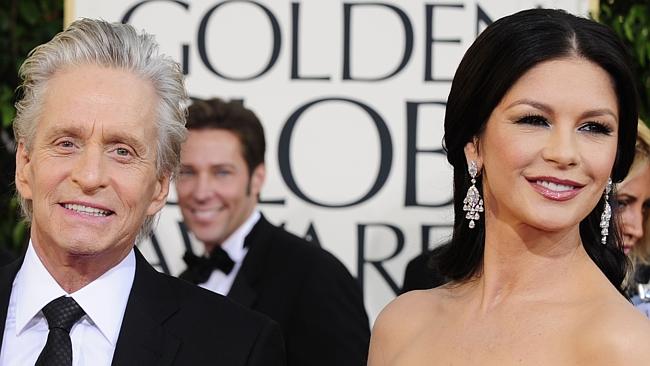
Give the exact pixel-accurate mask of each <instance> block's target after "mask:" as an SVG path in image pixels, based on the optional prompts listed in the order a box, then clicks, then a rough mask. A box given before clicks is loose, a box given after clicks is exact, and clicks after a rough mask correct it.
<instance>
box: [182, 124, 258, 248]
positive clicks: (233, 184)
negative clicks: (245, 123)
mask: <svg viewBox="0 0 650 366" xmlns="http://www.w3.org/2000/svg"><path fill="white" fill-rule="evenodd" d="M264 176H265V170H264V164H260V165H258V166H257V167H256V168H255V169H254V170H253V172H252V174H249V172H248V167H247V165H246V161H245V160H244V157H243V154H242V147H241V143H240V141H239V138H238V137H237V136H236V135H235V134H234V133H232V132H229V131H227V130H219V129H208V130H190V131H189V133H188V136H187V140H186V141H185V143H184V144H183V146H182V148H181V171H180V174H179V177H178V180H177V181H176V190H177V192H178V203H179V206H180V208H181V212H182V213H183V217H184V219H185V223H186V224H187V226H188V227H189V228H190V230H191V231H192V232H193V233H194V235H195V236H196V237H197V239H199V240H201V241H202V242H203V243H204V244H205V245H206V249H207V250H208V251H209V250H211V249H212V248H213V247H214V246H215V245H221V244H222V243H223V242H224V240H226V239H227V238H228V237H229V236H230V235H231V234H232V233H233V232H234V231H235V230H237V228H239V226H241V225H242V224H243V223H244V221H246V219H247V218H248V217H249V216H250V214H251V213H252V212H253V210H254V208H255V206H256V204H257V195H258V194H259V192H260V190H261V188H262V184H263V183H264Z"/></svg>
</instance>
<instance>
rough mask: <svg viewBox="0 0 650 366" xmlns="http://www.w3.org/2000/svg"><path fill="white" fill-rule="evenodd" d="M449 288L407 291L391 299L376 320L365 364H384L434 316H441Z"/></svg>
mask: <svg viewBox="0 0 650 366" xmlns="http://www.w3.org/2000/svg"><path fill="white" fill-rule="evenodd" d="M449 296H450V295H449V290H448V289H446V288H436V289H431V290H415V291H410V292H407V293H406V294H403V295H401V296H399V297H398V298H396V299H395V300H393V301H391V302H390V303H389V304H388V305H386V307H385V308H384V309H383V310H382V311H381V313H380V314H379V316H378V317H377V319H376V320H375V323H374V326H373V329H372V337H371V339H370V355H369V360H368V365H384V364H387V363H388V360H391V359H392V358H393V357H394V356H395V355H396V354H398V353H399V351H400V350H403V349H404V348H405V347H407V346H408V345H409V344H410V343H412V341H413V339H415V338H416V337H417V336H418V335H419V334H420V333H421V332H423V331H424V330H426V329H427V328H429V327H435V326H436V322H437V320H436V319H441V317H444V312H445V309H446V308H448V305H447V302H448V301H449Z"/></svg>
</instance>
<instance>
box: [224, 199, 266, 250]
mask: <svg viewBox="0 0 650 366" xmlns="http://www.w3.org/2000/svg"><path fill="white" fill-rule="evenodd" d="M261 216H262V215H261V214H260V212H259V211H258V210H253V212H252V213H251V215H250V216H248V219H246V221H244V223H243V224H241V225H240V226H239V228H237V230H235V231H234V232H233V233H232V234H231V235H230V236H229V237H228V239H226V240H225V241H224V242H223V244H221V248H223V250H225V251H226V253H228V255H229V256H230V258H231V259H232V260H233V261H234V262H235V263H238V262H241V261H242V260H243V259H244V257H245V256H246V253H248V248H244V240H245V239H246V236H248V234H249V233H250V232H251V230H253V226H255V224H256V223H257V221H259V219H260V217H261Z"/></svg>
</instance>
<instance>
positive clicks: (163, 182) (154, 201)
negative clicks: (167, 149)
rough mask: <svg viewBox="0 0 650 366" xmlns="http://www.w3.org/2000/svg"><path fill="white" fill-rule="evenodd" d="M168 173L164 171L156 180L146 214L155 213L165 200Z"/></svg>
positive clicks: (167, 187) (167, 189)
mask: <svg viewBox="0 0 650 366" xmlns="http://www.w3.org/2000/svg"><path fill="white" fill-rule="evenodd" d="M169 181H170V178H169V174H168V173H165V174H163V175H162V177H160V178H159V179H158V180H157V181H156V186H155V188H154V192H153V196H152V198H151V203H150V204H149V208H147V216H152V215H155V214H156V213H157V212H158V211H160V210H161V209H162V208H163V206H165V203H166V202H167V195H168V194H169Z"/></svg>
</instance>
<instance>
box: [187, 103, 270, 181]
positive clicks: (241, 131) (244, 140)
mask: <svg viewBox="0 0 650 366" xmlns="http://www.w3.org/2000/svg"><path fill="white" fill-rule="evenodd" d="M185 127H187V129H188V130H209V129H217V130H226V131H229V132H232V133H234V134H235V136H237V137H238V138H239V142H240V143H241V147H242V155H243V156H244V160H245V161H246V166H247V167H248V173H249V174H252V173H253V170H255V168H257V166H258V165H260V164H262V163H264V153H265V152H266V140H265V139H264V128H263V127H262V123H261V122H260V120H259V118H257V115H255V113H254V112H253V111H252V110H250V109H248V108H246V107H244V104H243V103H242V102H241V101H238V100H231V101H228V102H227V101H224V100H222V99H220V98H212V99H206V100H202V99H198V98H192V105H190V106H189V108H187V124H186V125H185Z"/></svg>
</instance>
